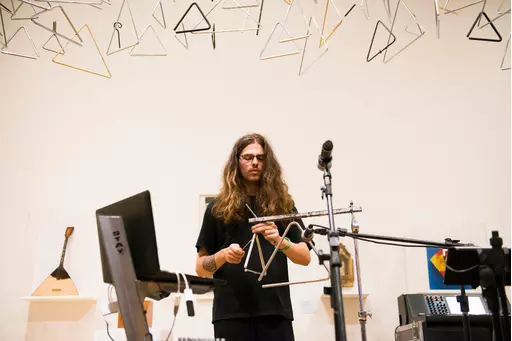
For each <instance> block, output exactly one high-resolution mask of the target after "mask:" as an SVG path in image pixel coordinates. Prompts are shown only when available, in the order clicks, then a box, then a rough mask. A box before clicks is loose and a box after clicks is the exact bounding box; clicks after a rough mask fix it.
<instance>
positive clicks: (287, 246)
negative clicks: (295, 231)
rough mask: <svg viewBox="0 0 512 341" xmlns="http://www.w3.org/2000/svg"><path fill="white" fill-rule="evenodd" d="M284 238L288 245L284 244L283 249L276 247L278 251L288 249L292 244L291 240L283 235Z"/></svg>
mask: <svg viewBox="0 0 512 341" xmlns="http://www.w3.org/2000/svg"><path fill="white" fill-rule="evenodd" d="M284 239H285V240H287V241H288V245H286V246H285V247H284V249H278V251H280V252H284V251H286V250H288V249H289V248H290V246H292V242H291V241H290V238H288V237H284Z"/></svg>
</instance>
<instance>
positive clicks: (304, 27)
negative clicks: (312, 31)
mask: <svg viewBox="0 0 512 341" xmlns="http://www.w3.org/2000/svg"><path fill="white" fill-rule="evenodd" d="M294 8H298V9H299V10H300V13H299V14H296V15H295V14H292V15H293V17H296V16H297V15H300V17H301V18H300V19H298V21H299V22H293V23H291V25H290V23H289V19H290V14H291V13H292V10H293V9H294ZM295 12H296V11H295ZM293 17H292V18H293ZM283 26H284V27H290V26H291V27H293V30H294V31H295V29H296V27H299V30H298V31H299V32H295V33H294V32H291V30H290V29H288V30H286V32H288V37H287V38H283V36H282V35H283V33H284V31H285V30H283V31H282V32H281V35H280V36H279V42H281V43H284V42H288V41H293V40H299V39H305V38H306V37H307V31H308V20H307V18H306V15H305V14H304V9H303V8H302V5H301V4H300V0H293V1H292V4H291V5H290V6H288V10H287V11H286V16H285V17H284V21H283Z"/></svg>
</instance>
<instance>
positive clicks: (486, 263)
mask: <svg viewBox="0 0 512 341" xmlns="http://www.w3.org/2000/svg"><path fill="white" fill-rule="evenodd" d="M490 243H491V246H492V248H487V249H483V248H477V247H452V248H450V249H448V255H447V260H446V272H445V277H444V284H451V285H460V286H461V295H460V296H458V297H457V300H458V301H459V302H460V304H461V311H462V312H463V321H462V322H463V328H464V337H465V340H467V341H469V340H470V339H471V335H470V329H469V317H468V312H469V306H468V303H467V296H466V294H465V288H464V286H466V285H470V286H471V287H472V288H473V289H475V288H477V287H479V286H481V287H482V296H483V297H484V298H485V300H486V303H487V306H488V307H489V309H490V310H491V312H492V321H493V323H492V324H493V330H494V335H495V340H496V341H510V321H509V307H508V301H507V296H506V293H505V286H507V285H508V286H510V248H502V244H503V241H502V239H501V238H500V237H499V234H498V232H497V231H493V232H492V237H491V239H490ZM501 316H502V317H503V318H501Z"/></svg>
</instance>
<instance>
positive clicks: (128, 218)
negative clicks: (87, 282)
mask: <svg viewBox="0 0 512 341" xmlns="http://www.w3.org/2000/svg"><path fill="white" fill-rule="evenodd" d="M100 216H119V217H121V218H122V220H123V224H124V229H125V233H126V238H127V240H128V244H129V246H130V253H131V257H132V262H133V267H134V270H135V275H136V277H137V279H138V280H147V279H149V278H151V277H152V276H153V275H155V274H156V273H158V272H159V271H160V264H159V261H158V249H157V243H156V235H155V224H154V220H153V210H152V206H151V195H150V193H149V191H144V192H141V193H138V194H135V195H133V196H131V197H128V198H126V199H123V200H121V201H118V202H115V203H113V204H111V205H108V206H105V207H103V208H100V209H98V210H97V211H96V223H97V227H98V238H99V243H100V256H101V267H102V271H103V282H105V283H109V284H114V283H113V280H112V274H111V270H110V265H109V262H108V259H107V255H106V250H105V244H104V242H103V238H102V237H101V236H102V231H101V228H100V223H99V217H100Z"/></svg>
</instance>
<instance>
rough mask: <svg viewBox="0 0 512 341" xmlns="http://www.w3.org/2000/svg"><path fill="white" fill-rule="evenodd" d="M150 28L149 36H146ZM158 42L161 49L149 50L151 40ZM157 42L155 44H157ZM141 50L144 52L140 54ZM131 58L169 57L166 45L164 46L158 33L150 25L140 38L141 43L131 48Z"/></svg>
mask: <svg viewBox="0 0 512 341" xmlns="http://www.w3.org/2000/svg"><path fill="white" fill-rule="evenodd" d="M148 28H151V30H150V31H149V32H153V33H149V34H148V35H146V32H148ZM155 38H156V41H158V45H160V47H159V48H157V49H154V48H148V47H147V45H148V44H149V45H151V40H153V41H155ZM156 41H155V42H156ZM139 50H142V51H140V52H139ZM130 56H167V50H166V49H165V47H164V44H162V41H161V40H160V38H159V37H158V34H157V33H156V31H155V29H154V28H153V26H151V25H148V26H146V28H145V29H144V31H143V32H142V34H141V36H140V37H139V43H138V44H137V45H135V46H134V47H132V48H131V50H130Z"/></svg>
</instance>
